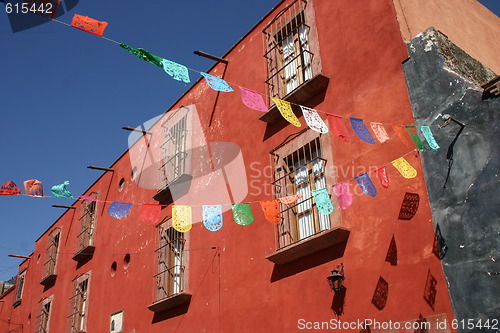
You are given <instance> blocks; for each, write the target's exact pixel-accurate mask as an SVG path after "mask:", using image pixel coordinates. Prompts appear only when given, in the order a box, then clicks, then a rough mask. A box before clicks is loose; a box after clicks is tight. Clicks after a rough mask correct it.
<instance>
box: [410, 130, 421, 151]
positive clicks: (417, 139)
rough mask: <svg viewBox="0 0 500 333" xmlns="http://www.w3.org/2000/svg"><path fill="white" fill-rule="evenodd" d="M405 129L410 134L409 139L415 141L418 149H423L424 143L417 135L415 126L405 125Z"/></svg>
mask: <svg viewBox="0 0 500 333" xmlns="http://www.w3.org/2000/svg"><path fill="white" fill-rule="evenodd" d="M406 131H407V132H408V134H410V136H411V139H412V140H413V142H415V145H416V146H417V148H418V150H419V151H424V144H423V142H422V140H420V138H419V137H418V134H417V128H416V127H415V126H406Z"/></svg>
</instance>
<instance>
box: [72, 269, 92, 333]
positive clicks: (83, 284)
mask: <svg viewBox="0 0 500 333" xmlns="http://www.w3.org/2000/svg"><path fill="white" fill-rule="evenodd" d="M89 280H90V275H89V274H84V275H82V276H80V277H79V278H77V279H75V280H73V295H72V296H71V298H70V303H71V312H70V315H69V316H68V318H69V332H70V333H80V332H85V329H86V321H87V311H88V288H89Z"/></svg>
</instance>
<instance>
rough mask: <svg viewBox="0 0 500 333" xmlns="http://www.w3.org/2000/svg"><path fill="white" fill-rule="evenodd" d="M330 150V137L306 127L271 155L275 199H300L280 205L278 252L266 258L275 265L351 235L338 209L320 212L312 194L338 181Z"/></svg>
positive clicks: (339, 241) (321, 248) (338, 241)
mask: <svg viewBox="0 0 500 333" xmlns="http://www.w3.org/2000/svg"><path fill="white" fill-rule="evenodd" d="M328 147H330V138H329V135H328V134H326V135H325V134H319V133H317V132H314V131H312V130H309V129H307V128H306V129H303V130H302V131H300V132H298V133H295V134H293V135H291V136H290V137H289V138H287V139H286V140H285V142H283V143H282V144H280V145H279V146H278V147H276V148H275V149H273V150H272V151H271V152H270V154H271V158H272V164H273V167H274V181H273V182H272V185H273V190H274V194H275V196H276V197H277V198H282V197H286V196H291V195H300V196H301V197H300V198H299V199H298V200H297V201H296V202H295V203H293V204H290V205H284V204H282V203H280V204H279V205H280V209H281V216H282V221H281V222H280V223H279V224H278V225H277V226H276V252H274V253H272V254H270V255H268V256H267V257H266V258H267V259H268V260H270V261H272V262H274V263H275V264H284V263H288V262H291V261H293V260H296V259H299V258H301V257H304V256H306V255H309V254H312V253H314V252H317V251H320V250H323V249H326V248H328V247H331V246H333V245H335V244H338V243H341V242H344V241H345V240H346V239H347V237H348V235H349V230H348V229H346V228H343V227H342V221H341V216H340V214H339V212H338V210H334V211H333V213H331V214H329V215H326V214H322V213H320V212H319V211H318V208H317V206H316V202H315V200H314V197H313V195H312V191H313V190H319V189H323V188H326V189H327V190H328V192H331V185H332V184H333V183H334V181H335V179H334V178H333V177H334V175H333V171H334V168H333V158H332V153H331V149H328ZM327 164H328V165H327ZM327 167H328V168H327ZM332 202H335V199H334V198H333V199H332Z"/></svg>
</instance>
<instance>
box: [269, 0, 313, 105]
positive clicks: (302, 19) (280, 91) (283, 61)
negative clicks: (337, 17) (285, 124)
mask: <svg viewBox="0 0 500 333" xmlns="http://www.w3.org/2000/svg"><path fill="white" fill-rule="evenodd" d="M306 5H307V1H305V0H295V1H293V2H292V3H291V4H290V5H289V6H287V7H286V8H285V9H283V10H282V11H281V12H279V13H278V15H276V17H275V18H274V19H273V20H272V21H271V22H270V23H269V24H268V25H267V26H266V28H264V30H263V31H262V32H263V33H264V36H265V37H264V38H265V46H266V53H265V55H264V57H265V58H266V60H267V65H268V78H267V80H266V83H267V85H268V86H269V92H270V96H271V97H276V98H283V97H284V96H286V95H287V94H289V93H290V92H292V91H294V90H295V89H296V88H297V87H299V86H300V85H301V84H302V83H304V82H306V81H308V80H310V79H311V78H312V77H313V68H312V59H313V56H314V54H313V53H312V52H311V50H310V49H311V48H310V43H309V31H310V27H309V26H308V25H307V24H306V15H305V8H306Z"/></svg>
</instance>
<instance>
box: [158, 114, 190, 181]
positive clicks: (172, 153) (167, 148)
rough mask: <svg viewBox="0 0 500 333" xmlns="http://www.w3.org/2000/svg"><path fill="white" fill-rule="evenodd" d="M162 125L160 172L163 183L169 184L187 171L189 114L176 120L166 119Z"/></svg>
mask: <svg viewBox="0 0 500 333" xmlns="http://www.w3.org/2000/svg"><path fill="white" fill-rule="evenodd" d="M162 126H163V133H164V140H163V144H162V145H161V149H162V153H163V156H162V158H163V159H162V161H161V163H162V164H161V166H160V174H161V177H162V185H163V186H168V185H169V184H171V183H173V182H174V181H175V180H177V179H179V177H181V176H182V175H183V174H185V173H186V172H187V163H186V162H187V155H188V152H187V140H188V131H187V116H183V117H182V118H180V119H179V120H178V121H176V122H172V121H166V122H165V123H164V124H163V125H162Z"/></svg>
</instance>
